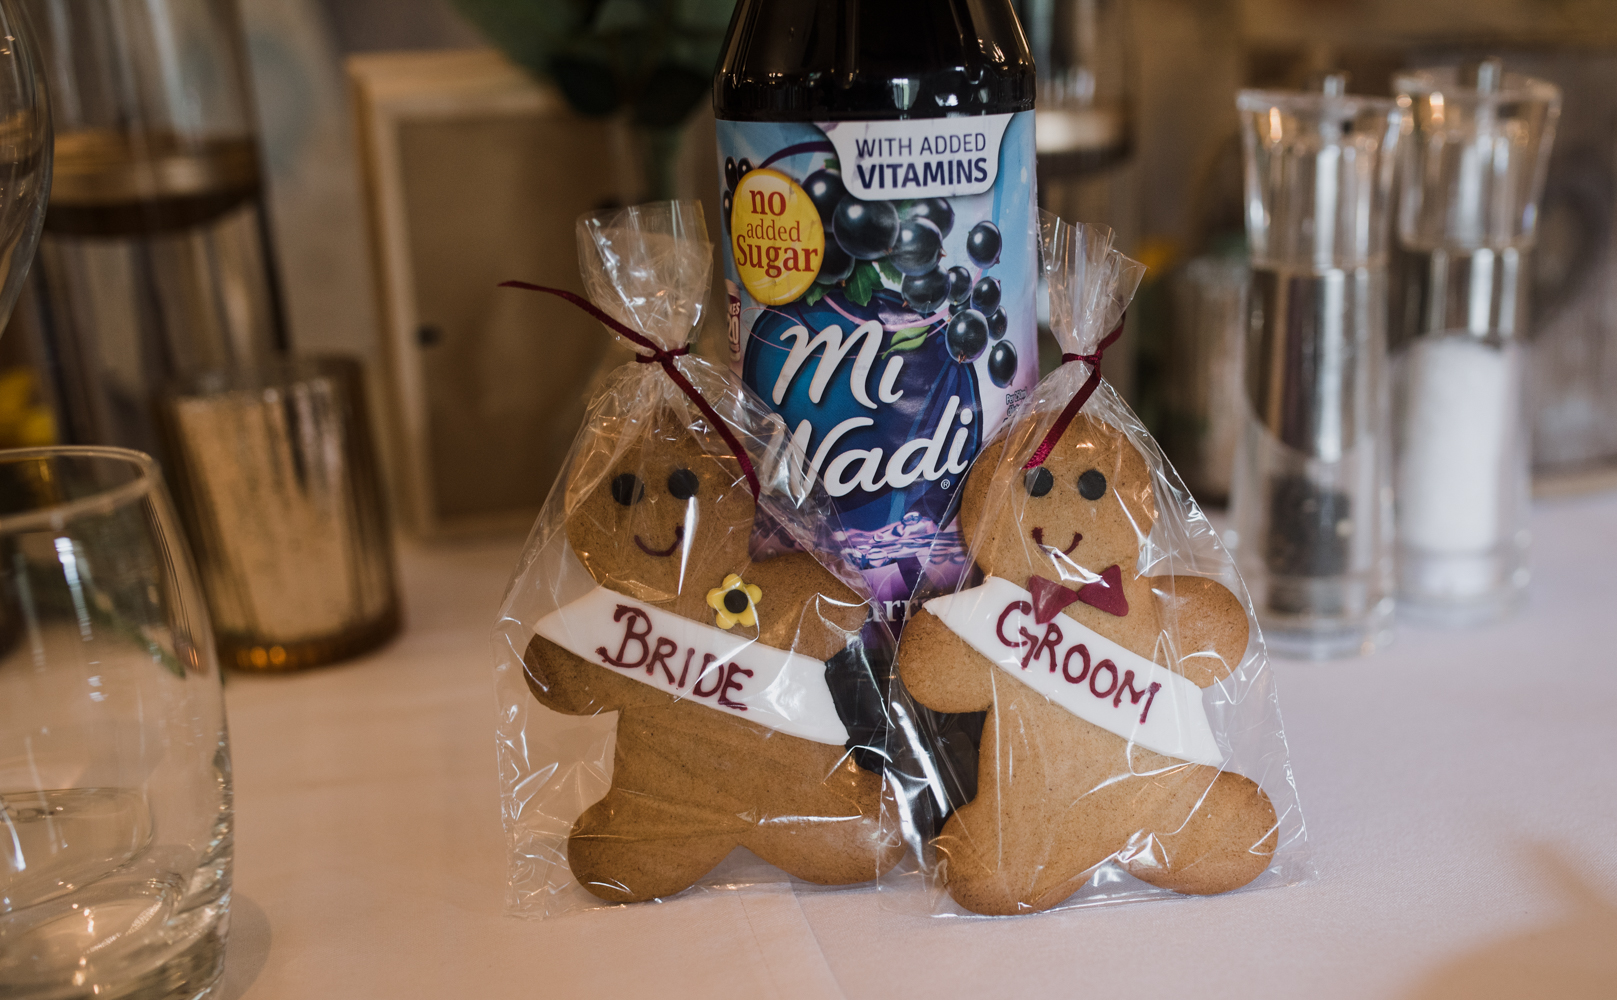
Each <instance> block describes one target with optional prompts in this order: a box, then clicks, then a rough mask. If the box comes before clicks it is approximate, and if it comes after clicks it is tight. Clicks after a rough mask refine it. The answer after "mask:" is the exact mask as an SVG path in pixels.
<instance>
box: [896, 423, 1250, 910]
mask: <svg viewBox="0 0 1617 1000" xmlns="http://www.w3.org/2000/svg"><path fill="white" fill-rule="evenodd" d="M1003 442H1004V439H1003V438H1002V439H1001V442H1000V443H998V444H996V445H992V446H990V447H989V448H988V449H986V450H985V451H984V452H983V454H982V455H980V456H979V457H978V459H977V462H976V464H975V465H974V467H973V469H972V472H971V473H970V474H969V475H968V477H967V479H966V484H965V487H964V490H965V492H964V495H963V496H962V498H961V512H960V521H961V527H962V530H963V532H964V534H965V537H967V538H968V539H972V540H973V541H974V549H973V551H974V554H975V557H976V561H977V566H978V567H979V568H980V569H981V571H982V574H983V582H982V584H981V585H980V586H977V587H972V588H969V589H966V590H962V591H960V592H959V593H956V594H951V595H948V596H945V597H941V598H936V599H933V600H930V601H928V602H926V604H925V605H924V607H923V609H921V610H918V612H917V613H916V614H915V616H914V617H913V618H912V619H911V620H910V622H909V623H908V624H907V626H906V627H905V630H904V635H903V638H902V641H901V642H900V645H899V651H898V664H897V665H898V669H899V672H900V675H901V676H902V678H903V681H904V684H905V685H906V686H907V687H908V689H909V691H910V692H911V693H912V694H913V695H914V697H915V698H916V699H917V700H919V701H920V702H921V703H922V704H924V705H926V706H927V707H929V708H932V709H935V710H937V711H941V712H982V711H986V712H987V713H988V715H987V720H986V723H985V726H984V729H983V736H982V745H981V750H980V752H979V764H978V767H979V770H978V782H977V794H976V797H975V798H974V799H972V800H971V801H970V802H969V803H967V804H965V805H964V806H962V807H960V808H959V809H958V810H957V811H956V812H955V813H954V814H953V815H952V816H951V817H950V818H949V820H948V821H947V823H945V825H944V827H943V830H942V832H941V833H940V834H939V835H938V836H937V838H936V839H935V841H934V843H935V846H936V848H937V852H938V857H939V868H940V874H941V877H942V879H943V880H944V882H945V884H946V885H947V887H948V890H949V893H950V895H951V896H953V897H954V899H955V900H956V901H957V902H958V903H960V905H962V906H964V907H965V908H967V909H969V910H972V911H975V912H977V913H984V914H1013V913H1024V912H1032V911H1037V910H1044V909H1048V908H1050V907H1052V906H1055V905H1057V904H1059V903H1060V902H1061V901H1062V900H1064V899H1066V898H1067V897H1068V896H1070V895H1071V894H1072V893H1073V892H1074V891H1076V890H1077V889H1078V888H1079V887H1080V886H1081V885H1083V883H1084V882H1085V881H1086V880H1087V879H1088V878H1089V877H1090V876H1091V875H1092V874H1093V873H1094V870H1095V868H1096V867H1097V866H1098V865H1100V864H1102V863H1104V862H1106V861H1108V860H1115V861H1116V862H1117V863H1118V864H1119V865H1120V866H1122V867H1123V868H1124V869H1125V870H1126V871H1128V872H1129V873H1130V874H1132V875H1134V876H1136V877H1137V878H1140V879H1143V880H1144V881H1146V882H1149V883H1151V884H1153V885H1156V886H1161V887H1163V888H1167V889H1172V890H1175V891H1177V892H1183V893H1196V894H1206V893H1217V892H1224V891H1226V890H1229V889H1234V888H1237V887H1239V886H1242V885H1245V884H1246V883H1247V882H1250V881H1251V880H1252V879H1254V878H1256V877H1257V875H1258V874H1259V873H1261V872H1262V871H1263V870H1264V869H1265V868H1266V867H1267V866H1268V864H1269V861H1270V858H1271V856H1272V855H1273V853H1274V849H1275V844H1276V839H1277V838H1276V821H1275V811H1274V808H1273V806H1272V805H1271V804H1270V802H1269V798H1268V796H1266V795H1265V794H1264V792H1263V791H1262V790H1261V789H1260V788H1259V787H1258V786H1257V784H1256V783H1254V782H1253V781H1251V780H1250V779H1248V778H1246V777H1243V776H1241V775H1239V774H1235V773H1233V772H1231V771H1227V770H1223V769H1222V767H1221V764H1222V763H1223V754H1222V753H1221V751H1220V748H1219V745H1218V742H1217V740H1216V739H1215V738H1214V735H1213V733H1212V730H1211V727H1210V725H1209V722H1208V719H1207V716H1206V713H1205V710H1204V709H1203V706H1202V698H1201V692H1202V689H1204V688H1206V687H1208V686H1210V685H1212V684H1214V683H1216V682H1218V681H1219V680H1221V679H1223V678H1224V677H1227V676H1228V675H1229V674H1230V673H1231V672H1232V671H1233V670H1234V669H1235V668H1236V666H1237V665H1239V663H1240V662H1241V659H1242V656H1243V655H1244V653H1245V650H1246V646H1247V617H1246V613H1245V611H1244V610H1243V608H1242V606H1241V604H1240V602H1239V600H1237V598H1236V597H1235V595H1234V594H1232V593H1231V592H1230V591H1229V590H1227V589H1226V588H1225V587H1223V586H1222V585H1220V584H1218V583H1217V582H1215V581H1213V580H1210V579H1206V578H1204V577H1196V576H1158V577H1145V576H1140V575H1138V574H1137V573H1136V566H1137V565H1138V563H1139V562H1140V547H1141V545H1142V544H1143V543H1144V541H1145V539H1146V537H1147V535H1148V534H1149V533H1150V531H1151V526H1152V524H1153V523H1154V521H1155V519H1156V513H1157V505H1156V497H1155V495H1154V493H1153V490H1152V485H1151V475H1150V470H1149V468H1148V466H1147V464H1146V461H1145V459H1144V458H1143V457H1142V456H1141V454H1140V453H1139V451H1137V450H1136V449H1135V448H1134V447H1133V445H1131V444H1130V443H1129V442H1128V440H1127V439H1126V437H1125V436H1124V434H1123V432H1122V431H1121V430H1119V429H1117V428H1116V427H1113V426H1112V425H1110V424H1108V423H1105V422H1104V421H1101V420H1098V419H1095V418H1092V417H1089V416H1087V415H1079V416H1078V417H1077V419H1075V420H1073V421H1072V423H1071V424H1070V425H1069V426H1068V427H1067V429H1066V430H1065V432H1063V433H1062V435H1061V437H1060V439H1059V440H1058V441H1057V443H1056V445H1055V447H1054V448H1053V449H1052V451H1051V453H1050V454H1049V456H1048V458H1047V459H1046V460H1045V462H1044V464H1042V465H1041V466H1039V467H1037V468H1034V469H1031V470H1026V471H1025V472H1024V471H1023V470H1021V469H1017V470H1014V471H1012V470H1007V472H1008V473H1011V474H1012V475H1013V477H1014V478H1013V479H1012V480H1010V481H1009V482H1007V481H1006V480H1005V478H1004V474H1002V476H1001V482H1002V483H1004V484H1005V485H1003V486H1002V487H1001V494H1000V496H997V497H996V498H995V500H994V501H993V502H992V503H993V506H992V509H990V506H989V505H990V502H991V501H990V484H991V483H992V482H993V481H994V478H995V472H996V469H997V468H998V467H999V465H1000V459H1001V457H1002V453H1003V450H1004V443H1003ZM1004 494H1008V495H1004Z"/></svg>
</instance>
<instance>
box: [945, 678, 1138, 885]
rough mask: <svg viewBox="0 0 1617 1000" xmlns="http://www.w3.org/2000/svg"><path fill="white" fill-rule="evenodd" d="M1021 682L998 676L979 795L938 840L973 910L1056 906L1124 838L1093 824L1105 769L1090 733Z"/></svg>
mask: <svg viewBox="0 0 1617 1000" xmlns="http://www.w3.org/2000/svg"><path fill="white" fill-rule="evenodd" d="M1019 687H1020V686H1019V685H1017V684H1016V683H1015V682H1014V681H1010V680H1009V679H1007V680H1005V681H1002V682H999V690H998V695H997V703H996V707H995V709H994V711H992V712H990V713H989V716H988V721H987V724H986V725H985V727H984V729H983V742H982V751H981V754H982V756H981V761H982V766H981V768H980V770H979V773H978V781H979V785H978V788H977V796H976V798H974V799H973V800H972V801H971V802H970V803H969V804H967V805H965V806H963V807H962V808H961V809H960V810H958V811H957V812H956V813H955V815H954V816H952V817H950V819H949V821H948V823H946V824H944V828H943V832H942V834H940V835H939V837H938V839H937V847H938V851H939V856H940V858H942V859H943V860H944V862H945V865H946V870H945V872H944V876H945V879H946V881H947V884H948V887H949V893H950V895H952V896H953V897H954V898H955V899H956V900H957V901H958V902H959V903H960V904H961V905H962V906H965V907H966V908H967V909H970V910H973V911H975V912H978V913H991V914H1011V913H1027V912H1032V911H1035V910H1042V909H1047V908H1049V907H1051V906H1054V905H1055V904H1056V903H1059V902H1060V901H1061V900H1063V899H1065V898H1066V897H1067V896H1069V895H1071V894H1072V893H1073V891H1074V890H1076V889H1077V888H1078V887H1079V886H1080V885H1081V884H1082V883H1083V881H1084V879H1085V878H1086V877H1087V875H1088V873H1089V872H1090V871H1091V870H1092V869H1093V868H1094V867H1095V866H1096V865H1098V864H1100V863H1101V862H1103V861H1105V860H1106V859H1107V858H1108V857H1109V856H1111V854H1112V852H1113V851H1115V850H1116V848H1117V846H1118V844H1119V843H1120V842H1121V841H1120V839H1118V838H1114V839H1112V840H1111V841H1110V842H1108V841H1106V840H1104V839H1103V838H1101V837H1097V836H1095V835H1093V831H1091V830H1090V829H1089V827H1091V826H1092V825H1093V824H1094V817H1095V808H1094V803H1093V802H1092V799H1093V797H1094V796H1095V793H1096V789H1097V788H1099V789H1101V790H1104V789H1106V788H1107V784H1106V781H1107V778H1108V775H1107V774H1106V773H1104V768H1102V767H1097V766H1096V765H1097V762H1096V759H1095V757H1094V755H1093V754H1092V752H1091V751H1090V748H1089V746H1088V745H1087V734H1086V733H1085V732H1084V730H1083V729H1079V728H1074V727H1068V726H1065V725H1064V723H1065V719H1064V718H1063V717H1061V716H1059V715H1055V714H1054V713H1060V712H1063V709H1061V708H1060V707H1059V706H1056V705H1053V704H1051V703H1050V702H1049V701H1048V700H1047V699H1045V698H1044V697H1043V696H1041V695H1039V694H1038V693H1037V692H1034V691H1031V690H1023V689H1019ZM1089 728H1090V729H1093V728H1094V727H1089ZM1026 830H1037V831H1040V832H1041V833H1040V835H1039V836H1035V837H1030V836H1025V835H1023V833H1022V832H1021V831H1026Z"/></svg>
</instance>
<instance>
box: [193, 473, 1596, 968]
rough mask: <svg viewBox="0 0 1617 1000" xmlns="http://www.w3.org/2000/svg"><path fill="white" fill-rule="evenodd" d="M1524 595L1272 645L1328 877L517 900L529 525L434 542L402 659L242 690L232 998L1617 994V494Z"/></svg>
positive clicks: (1547, 518) (233, 686)
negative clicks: (920, 892) (1393, 634)
mask: <svg viewBox="0 0 1617 1000" xmlns="http://www.w3.org/2000/svg"><path fill="white" fill-rule="evenodd" d="M1534 532H1535V539H1534V546H1535V548H1534V565H1535V578H1534V583H1533V588H1532V595H1531V601H1530V604H1529V606H1528V608H1527V609H1526V611H1525V612H1524V613H1523V614H1521V615H1520V616H1518V617H1517V618H1515V619H1513V620H1511V621H1509V622H1506V623H1503V624H1499V625H1495V626H1490V627H1486V628H1478V629H1474V630H1470V631H1465V632H1454V631H1439V630H1435V629H1425V628H1417V627H1414V626H1408V625H1405V626H1401V627H1400V629H1399V632H1398V636H1397V640H1396V642H1395V643H1394V645H1393V646H1392V647H1391V648H1389V649H1388V650H1387V651H1385V652H1383V653H1380V654H1378V655H1376V656H1374V657H1371V658H1369V659H1365V660H1356V661H1345V662H1338V663H1330V664H1303V663H1287V662H1279V663H1277V664H1276V672H1277V676H1278V682H1279V688H1280V698H1281V709H1282V711H1283V713H1284V716H1285V722H1286V732H1287V737H1288V739H1289V741H1290V745H1291V754H1292V763H1293V767H1294V769H1295V773H1296V779H1297V784H1298V787H1299V789H1300V792H1301V796H1302V803H1303V810H1304V814H1305V816H1306V818H1307V821H1308V826H1309V831H1310V856H1311V858H1312V861H1313V864H1314V866H1315V867H1316V868H1317V870H1318V872H1319V874H1318V876H1317V878H1315V879H1313V880H1312V881H1310V882H1307V883H1305V884H1303V885H1300V886H1294V887H1286V888H1275V889H1267V890H1262V891H1248V892H1241V893H1235V894H1232V895H1228V896H1224V897H1218V898H1209V899H1184V900H1174V901H1169V902H1153V903H1141V904H1133V905H1125V906H1120V907H1102V908H1095V909H1087V910H1080V911H1073V912H1067V913H1058V914H1047V915H1043V916H1036V917H1027V918H1012V919H1002V920H991V921H990V920H949V919H938V918H931V917H923V916H913V915H909V914H905V913H897V912H893V911H892V910H890V909H886V908H882V907H881V906H880V905H879V904H878V898H877V897H878V894H877V893H875V892H874V891H871V890H853V891H842V892H794V891H793V890H792V889H791V888H790V887H788V886H785V885H781V886H777V887H775V888H772V889H766V890H756V889H754V890H749V891H747V892H744V893H734V892H730V893H726V892H713V893H707V894H703V895H696V896H693V897H687V898H681V899H678V900H675V901H672V902H668V903H663V904H648V905H641V906H636V907H626V908H618V909H613V910H604V911H597V912H591V913H583V914H578V915H573V916H567V917H562V918H558V919H553V920H549V921H544V922H539V921H532V920H523V919H518V918H513V917H508V916H505V915H504V902H503V886H502V881H503V877H504V870H505V867H504V866H505V859H504V839H503V834H502V832H501V829H500V818H499V802H498V789H497V784H496V777H495V767H494V736H493V727H494V713H495V703H494V696H493V671H492V660H491V655H492V654H491V651H490V626H491V624H492V621H493V617H494V614H495V611H496V609H497V606H498V603H499V599H500V595H501V592H502V590H503V588H504V586H505V582H506V578H507V575H508V574H509V572H510V570H511V567H512V566H513V565H514V564H515V559H516V555H517V550H518V548H519V542H518V541H517V540H511V541H509V542H505V543H501V544H490V543H484V544H481V545H478V546H475V547H463V548H453V549H448V548H443V549H439V548H432V549H425V548H408V549H406V550H405V551H404V552H403V554H402V570H403V574H404V583H405V591H406V595H407V604H408V609H409V621H408V630H407V632H406V633H405V635H404V636H403V637H402V638H401V639H400V640H399V641H397V642H396V643H394V644H393V645H392V646H390V647H389V648H387V649H386V650H385V651H383V652H382V653H380V654H378V655H375V656H372V657H369V658H367V659H364V660H361V661H358V662H355V663H352V664H348V665H344V666H339V667H334V668H329V669H326V670H320V671H315V672H310V673H306V674H301V675H297V676H291V677H251V676H234V677H232V678H230V680H229V684H228V686H227V699H228V702H229V708H230V723H231V739H232V745H233V753H234V758H235V774H236V820H237V827H236V829H237V835H236V896H235V903H234V906H233V915H232V929H231V936H230V945H229V953H228V960H227V967H226V973H225V983H224V987H223V989H222V996H223V997H224V998H226V1000H236V998H240V997H247V998H251V1000H269V998H298V1000H303V998H321V997H341V998H344V1000H362V998H370V997H377V998H384V997H385V998H388V1000H399V998H410V997H454V998H461V997H466V998H480V1000H481V998H494V1000H499V998H506V997H513V998H517V997H520V998H530V997H563V996H626V995H629V994H631V992H632V993H634V994H636V995H648V996H657V997H684V996H690V997H749V998H750V997H849V998H866V997H870V998H875V997H920V996H925V997H928V998H942V997H979V996H980V997H1006V996H1022V997H1049V998H1056V997H1076V996H1084V997H1088V996H1094V997H1118V996H1127V997H1154V996H1160V997H1175V998H1184V997H1224V996H1228V997H1288V998H1289V997H1312V998H1331V997H1394V998H1408V1000H1436V998H1450V997H1452V998H1461V997H1467V998H1472V997H1484V998H1486V997H1527V996H1543V997H1557V998H1562V1000H1579V998H1585V997H1589V998H1593V997H1601V998H1608V1000H1609V998H1612V997H1617V778H1614V776H1613V768H1614V766H1617V651H1614V648H1613V647H1614V641H1617V640H1614V638H1613V636H1614V632H1617V494H1607V495H1605V496H1599V497H1585V498H1574V499H1560V500H1554V501H1548V502H1543V503H1541V504H1540V505H1539V507H1538V508H1537V510H1536V512H1535V518H1534Z"/></svg>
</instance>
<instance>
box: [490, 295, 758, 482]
mask: <svg viewBox="0 0 1617 1000" xmlns="http://www.w3.org/2000/svg"><path fill="white" fill-rule="evenodd" d="M500 287H501V288H521V289H525V290H527V291H530V292H546V293H548V294H550V295H555V296H557V297H559V298H563V299H566V300H567V301H568V302H571V303H572V304H573V305H575V306H577V307H578V308H580V309H582V310H584V311H585V312H587V313H589V314H590V315H591V316H594V317H595V318H596V319H598V320H600V321H601V322H602V323H604V324H605V325H606V326H607V327H608V328H609V329H611V330H612V331H613V332H614V333H616V334H618V335H619V336H621V337H622V338H623V339H625V340H627V341H628V342H629V343H631V344H633V345H635V346H636V347H644V348H645V349H646V350H648V351H650V352H651V353H650V354H639V355H636V356H635V360H636V361H638V362H640V363H641V364H645V365H662V369H663V371H665V372H667V373H668V377H669V378H671V379H673V380H674V384H675V385H677V386H679V390H680V391H681V392H683V393H684V394H685V396H686V398H687V399H689V400H690V401H691V402H692V403H695V404H696V408H697V409H698V410H701V411H702V416H704V417H706V418H707V419H708V422H709V423H711V424H712V425H713V428H714V430H717V431H718V432H719V436H720V437H722V438H724V443H725V444H727V445H729V446H730V454H732V455H734V456H735V460H736V461H737V462H739V463H741V471H742V472H743V473H745V474H746V477H747V487H748V488H749V489H750V490H751V491H752V499H753V500H754V501H756V500H757V499H758V473H757V472H756V471H755V470H754V469H753V467H752V459H750V458H748V457H747V452H746V449H744V448H742V447H741V442H740V441H738V440H737V439H736V436H735V434H734V433H733V432H732V431H731V430H730V426H729V425H728V424H726V423H725V422H724V420H723V419H722V418H721V417H720V416H719V414H718V413H717V412H716V411H715V410H714V409H713V407H712V406H710V405H708V401H707V400H706V399H703V398H702V394H701V393H699V392H697V391H696V386H694V385H691V383H690V380H689V379H687V378H686V377H685V376H684V375H683V374H681V372H680V370H679V369H678V368H676V367H675V366H674V359H675V358H677V357H680V356H682V355H686V354H689V353H691V349H690V347H689V346H686V347H680V348H677V349H675V350H672V351H670V350H668V349H667V348H664V347H659V346H657V344H656V342H655V341H653V340H651V339H650V338H649V337H645V336H643V335H641V334H639V333H636V332H635V331H634V330H631V329H629V327H627V326H625V325H624V324H622V323H619V322H618V321H617V320H615V319H613V318H612V317H611V316H608V315H607V314H606V313H605V312H604V311H603V310H601V309H600V308H598V307H597V306H596V305H595V303H593V302H591V301H590V300H589V299H586V298H584V297H583V296H582V295H575V294H573V293H572V292H569V291H567V290H566V289H564V288H549V287H546V286H545V285H530V284H529V283H528V282H526V281H502V282H500Z"/></svg>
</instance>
